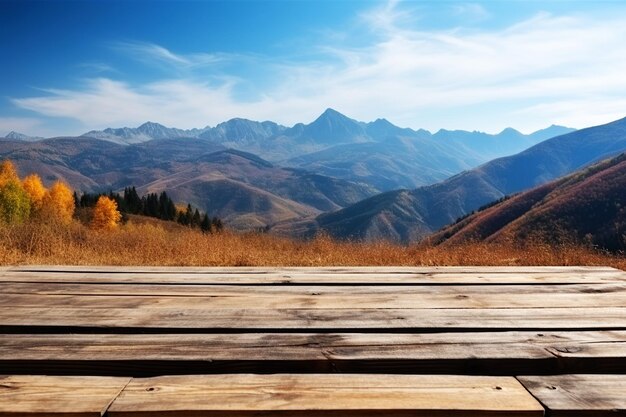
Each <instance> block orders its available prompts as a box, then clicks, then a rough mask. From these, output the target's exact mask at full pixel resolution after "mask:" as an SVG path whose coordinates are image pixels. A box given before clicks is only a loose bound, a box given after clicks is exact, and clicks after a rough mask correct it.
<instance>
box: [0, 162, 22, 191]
mask: <svg viewBox="0 0 626 417" xmlns="http://www.w3.org/2000/svg"><path fill="white" fill-rule="evenodd" d="M19 180H20V179H19V177H18V176H17V169H16V168H15V165H14V164H13V162H11V161H10V160H8V159H5V160H4V161H2V162H0V187H1V186H2V185H4V184H6V183H7V182H9V181H19Z"/></svg>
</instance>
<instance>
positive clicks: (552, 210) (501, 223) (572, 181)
mask: <svg viewBox="0 0 626 417" xmlns="http://www.w3.org/2000/svg"><path fill="white" fill-rule="evenodd" d="M624 190H626V154H622V155H620V156H618V157H617V158H614V159H611V160H608V161H604V162H601V163H599V164H597V165H594V166H592V167H590V168H587V169H583V170H580V171H577V172H576V173H574V174H572V175H569V176H567V177H565V178H562V179H560V180H556V181H553V182H550V183H548V184H545V185H542V186H539V187H536V188H533V189H532V190H529V191H525V192H522V193H520V194H517V195H515V196H513V197H511V198H510V199H507V200H506V201H503V202H500V203H498V204H496V205H494V206H491V207H488V208H486V209H484V210H482V211H479V212H478V213H475V214H473V215H471V216H469V217H467V218H465V219H463V220H461V221H459V222H457V223H456V224H454V225H451V226H449V227H446V228H444V229H443V230H441V231H440V232H438V233H436V234H435V235H433V236H432V237H431V238H430V239H429V240H430V241H432V242H433V243H436V244H441V243H443V244H447V245H449V244H458V243H461V242H465V241H468V240H487V241H496V242H498V241H504V240H514V241H529V240H531V241H532V240H538V241H544V242H545V241H548V242H550V243H554V242H557V243H565V242H572V241H576V242H585V243H591V244H594V245H596V246H599V247H601V248H604V249H609V250H613V251H616V250H624V249H626V193H625V192H624Z"/></svg>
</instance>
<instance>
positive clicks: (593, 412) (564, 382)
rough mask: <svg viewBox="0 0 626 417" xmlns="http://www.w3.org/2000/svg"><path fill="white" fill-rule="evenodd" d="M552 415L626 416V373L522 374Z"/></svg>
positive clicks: (522, 381)
mask: <svg viewBox="0 0 626 417" xmlns="http://www.w3.org/2000/svg"><path fill="white" fill-rule="evenodd" d="M518 379H519V381H520V382H521V383H522V384H523V385H524V386H525V387H526V388H527V389H528V390H529V391H530V392H531V393H532V394H533V396H535V397H536V398H537V399H538V400H539V401H541V403H542V404H543V405H544V406H545V407H546V410H547V412H548V415H549V416H552V417H605V416H606V417H609V416H626V375H554V376H522V377H518Z"/></svg>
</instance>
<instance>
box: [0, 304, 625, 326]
mask: <svg viewBox="0 0 626 417" xmlns="http://www.w3.org/2000/svg"><path fill="white" fill-rule="evenodd" d="M0 323H1V325H0V331H1V330H2V329H4V330H5V331H6V330H7V327H10V326H25V327H32V326H38V327H49V329H50V331H54V328H59V329H60V330H63V331H66V330H64V329H63V328H65V327H76V328H77V329H74V330H72V331H78V330H79V329H78V328H81V327H84V328H94V329H95V328H111V329H114V328H135V329H146V330H148V329H161V330H163V329H201V330H204V331H215V330H217V329H231V330H236V331H247V330H251V329H257V330H260V329H263V330H267V331H270V330H279V331H280V330H282V331H285V330H296V331H298V330H299V331H316V330H324V331H337V330H341V329H351V330H361V331H362V330H373V331H383V329H387V330H388V331H442V330H444V329H447V330H449V331H455V330H457V331H460V330H471V329H485V330H486V329H492V330H498V331H504V330H541V329H546V330H547V329H578V330H583V329H585V330H586V329H589V330H591V329H594V330H621V329H626V308H624V307H613V308H577V309H575V312H573V311H572V309H569V308H537V309H529V308H521V309H520V308H508V309H495V308H492V309H479V308H476V309H423V308H416V309H361V308H354V309H311V308H302V309H245V308H240V309H235V308H231V309H213V308H206V309H201V308H199V309H194V308H89V307H87V308H72V307H55V308H48V307H15V306H10V307H0ZM23 332H27V333H28V332H29V331H28V330H27V329H24V331H23Z"/></svg>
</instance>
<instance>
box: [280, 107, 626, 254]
mask: <svg viewBox="0 0 626 417" xmlns="http://www.w3.org/2000/svg"><path fill="white" fill-rule="evenodd" d="M624 151H626V119H621V120H618V121H615V122H612V123H608V124H606V125H601V126H596V127H591V128H587V129H582V130H578V131H575V132H572V133H568V134H565V135H561V136H557V137H554V138H552V139H548V140H545V141H543V142H541V143H539V144H537V145H535V146H532V147H530V148H529V149H527V150H525V151H523V152H520V153H518V154H516V155H513V156H509V157H503V158H497V159H494V160H492V161H490V162H488V163H486V164H484V165H481V166H479V167H477V168H474V169H471V170H468V171H465V172H463V173H460V174H458V175H455V176H453V177H451V178H449V179H447V180H445V181H442V182H439V183H437V184H434V185H430V186H425V187H419V188H416V189H413V190H397V191H391V192H387V193H382V194H378V195H376V196H374V197H371V198H369V199H366V200H363V201H360V202H358V203H356V204H354V205H352V206H349V207H346V208H344V209H341V210H338V211H336V212H332V213H324V214H321V215H319V216H317V217H316V218H314V219H299V220H294V221H290V222H286V223H281V224H277V225H276V226H275V228H274V231H275V232H276V233H280V234H288V235H298V236H301V235H312V234H314V233H316V232H318V231H325V232H326V233H328V234H330V235H331V236H334V237H337V238H352V239H365V240H376V239H388V240H393V241H399V242H412V241H416V240H420V239H422V238H424V237H426V236H428V235H429V234H431V233H433V232H435V231H436V230H438V229H440V228H441V227H443V226H445V225H447V224H450V223H452V222H454V221H455V219H457V218H459V217H462V216H464V215H466V214H468V213H470V212H471V211H473V210H476V209H478V208H479V207H481V206H483V205H485V204H487V203H490V202H492V201H494V200H498V199H500V198H502V197H505V196H507V195H510V194H513V193H517V192H520V191H523V190H526V189H529V188H532V187H534V186H537V185H540V184H544V183H546V182H548V181H550V180H553V179H555V178H558V177H560V176H563V175H566V174H569V173H571V172H573V171H575V170H578V169H581V168H583V167H585V166H587V165H589V164H592V163H594V162H598V161H600V160H602V159H605V158H607V157H610V156H612V155H616V154H619V153H621V152H624Z"/></svg>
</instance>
